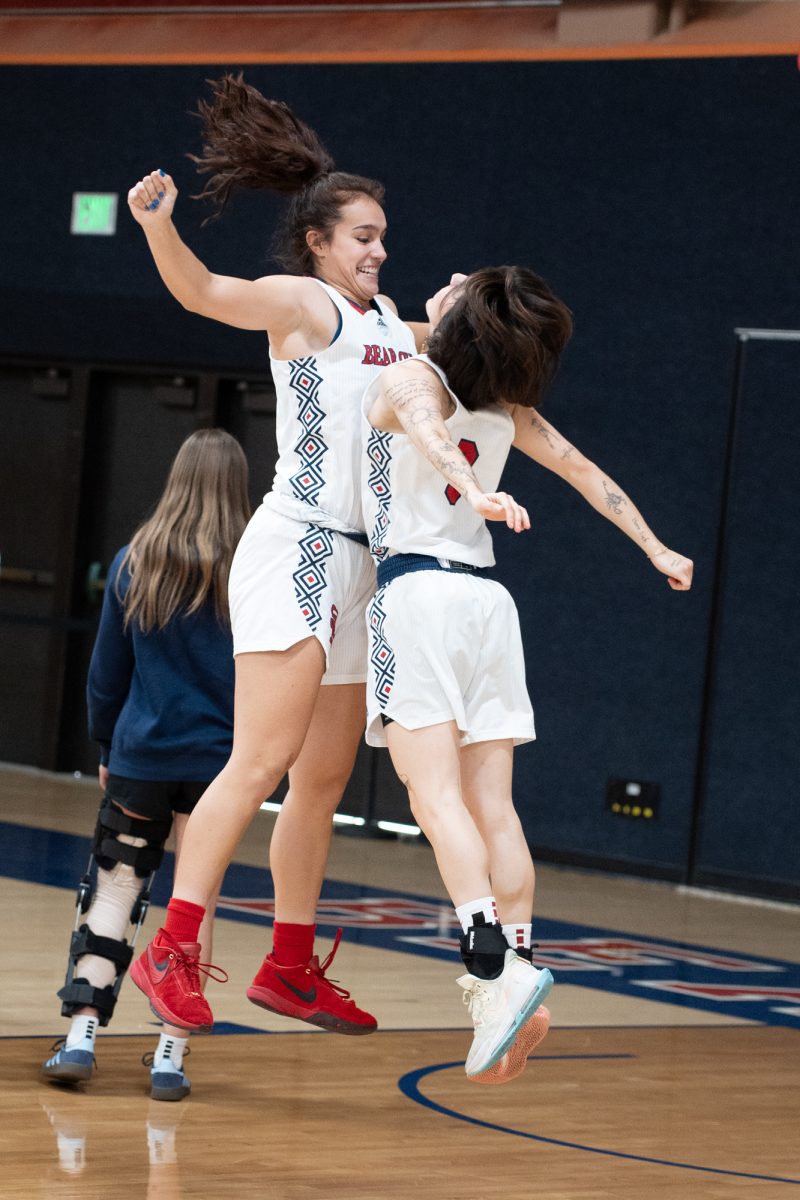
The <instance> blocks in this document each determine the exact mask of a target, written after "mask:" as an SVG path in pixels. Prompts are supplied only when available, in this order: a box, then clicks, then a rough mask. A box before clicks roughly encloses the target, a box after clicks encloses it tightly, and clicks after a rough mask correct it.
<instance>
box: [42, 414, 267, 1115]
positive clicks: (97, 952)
mask: <svg viewBox="0 0 800 1200" xmlns="http://www.w3.org/2000/svg"><path fill="white" fill-rule="evenodd" d="M249 516H250V504H249V501H248V497H247V461H246V459H245V456H244V453H243V451H242V448H241V446H240V445H239V443H238V442H237V441H236V439H235V438H233V437H231V435H230V434H229V433H225V432H224V431H223V430H221V429H203V430H199V431H198V432H196V433H193V434H192V435H191V436H190V437H188V438H187V439H186V441H185V442H184V443H183V445H182V446H181V448H180V450H179V451H178V453H177V455H176V457H175V460H174V462H173V464H172V467H171V468H170V472H169V476H168V478H167V482H166V486H165V488H164V492H163V494H162V496H161V498H160V500H159V501H158V503H157V505H156V507H155V510H154V512H153V514H152V516H151V517H149V518H148V519H147V520H146V521H145V522H144V524H143V525H142V526H140V528H139V529H138V530H137V531H136V533H135V534H134V536H133V538H132V540H131V542H130V545H128V546H124V547H123V548H122V549H121V550H120V551H119V553H118V554H117V555H116V557H115V558H114V561H113V562H112V564H111V567H110V569H109V572H108V579H107V582H106V588H105V595H104V597H103V610H102V615H101V618H100V626H99V629H98V633H97V640H96V642H95V645H94V650H93V653H92V659H91V664H90V667H89V679H88V687H87V698H88V705H89V731H90V734H91V736H92V738H93V739H94V740H95V741H97V742H98V743H99V745H100V786H101V788H102V790H103V800H102V803H101V806H100V813H99V816H98V821H97V828H96V830H95V835H94V845H93V858H94V859H95V860H96V863H97V879H96V883H95V885H94V893H93V896H92V899H91V903H90V904H89V905H88V908H87V910H86V912H85V917H83V914H82V912H81V909H82V907H83V906H82V905H81V904H80V903H79V905H78V921H81V918H83V923H82V924H80V925H79V927H78V928H77V929H76V930H75V932H74V933H73V936H72V942H71V945H70V961H69V967H68V974H67V981H66V983H65V984H64V987H63V988H62V989H61V991H60V992H59V996H60V998H61V999H62V1001H63V1006H62V1010H61V1011H62V1015H63V1016H70V1017H71V1018H72V1021H71V1024H70V1028H69V1032H68V1033H67V1036H66V1038H65V1039H64V1040H63V1045H59V1046H58V1047H54V1049H55V1050H56V1053H55V1054H54V1055H53V1056H52V1057H50V1058H48V1060H47V1061H46V1062H45V1063H44V1065H43V1067H42V1071H43V1073H44V1075H45V1077H46V1078H48V1079H51V1080H55V1081H57V1082H59V1083H75V1082H79V1081H84V1080H88V1079H89V1078H91V1074H92V1067H93V1063H94V1048H95V1037H96V1034H97V1030H98V1026H104V1025H108V1023H109V1021H110V1020H111V1017H112V1016H113V1013H114V1007H115V1005H116V1002H117V996H118V993H119V988H120V986H121V983H122V979H123V977H124V974H125V970H126V967H127V965H128V962H129V961H130V957H131V953H130V945H129V943H128V942H127V940H125V937H124V935H125V933H126V930H127V928H128V924H129V922H133V924H134V925H135V926H138V924H139V923H140V922H139V914H140V913H141V915H143V911H146V910H142V909H141V904H142V900H143V894H146V893H147V891H148V883H149V879H150V877H151V876H152V874H153V872H154V871H155V870H156V868H157V867H158V865H159V863H160V862H161V857H162V855H163V852H164V843H165V841H166V839H167V836H168V834H169V832H170V828H171V827H174V830H175V841H176V862H177V863H178V864H180V861H181V856H182V853H183V841H184V834H185V831H186V825H187V822H188V820H189V813H190V812H191V811H192V809H193V807H194V805H195V804H196V803H197V801H198V799H199V798H200V796H201V794H202V793H203V791H204V790H205V788H206V787H207V786H208V782H209V780H211V779H213V778H214V776H215V775H216V774H217V773H218V772H219V771H220V770H221V768H222V767H223V766H224V764H225V762H226V761H227V759H228V756H229V754H230V749H231V744H232V739H233V663H232V654H231V651H232V639H231V629H230V618H229V613H228V574H229V571H230V564H231V560H232V558H233V552H234V549H235V547H236V544H237V542H238V541H239V538H240V537H241V535H242V533H243V531H244V528H245V526H246V524H247V521H248V518H249ZM87 898H88V897H87ZM215 904H216V892H214V893H212V895H211V897H210V900H209V904H208V911H207V913H206V916H205V919H204V921H203V923H202V925H201V926H200V928H199V930H198V935H197V942H198V946H197V948H196V950H197V953H199V951H200V947H202V949H203V951H204V952H205V954H206V955H210V953H211V937H212V917H213V912H214V907H215ZM137 906H139V908H138V911H137ZM76 923H77V922H76ZM185 1046H186V1031H185V1030H184V1029H180V1028H174V1027H170V1026H169V1025H165V1027H164V1029H163V1031H162V1033H161V1037H160V1039H159V1042H158V1045H157V1047H156V1049H155V1052H154V1054H153V1055H152V1063H151V1064H150V1065H151V1096H152V1097H153V1098H154V1099H156V1100H179V1099H182V1097H183V1096H185V1095H187V1094H188V1092H189V1088H190V1084H189V1080H188V1079H187V1077H186V1074H185V1072H184V1070H183V1055H184V1050H185ZM146 1057H149V1056H146Z"/></svg>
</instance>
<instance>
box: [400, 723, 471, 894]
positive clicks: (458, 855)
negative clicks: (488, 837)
mask: <svg viewBox="0 0 800 1200" xmlns="http://www.w3.org/2000/svg"><path fill="white" fill-rule="evenodd" d="M386 737H387V741H388V743H389V752H390V754H391V756H392V762H393V763H394V768H395V770H396V771H397V774H398V775H399V777H400V779H401V780H402V782H403V783H404V784H405V785H406V787H407V788H408V795H409V799H410V801H411V811H412V812H413V814H414V818H415V820H416V822H417V824H418V825H419V827H420V829H421V830H422V831H423V833H424V834H425V836H426V837H427V838H428V840H429V841H430V843H431V845H432V846H433V852H434V854H435V855H436V863H437V865H438V867H439V873H440V874H441V876H442V881H443V883H444V885H445V887H446V888H447V891H448V893H449V895H450V899H451V900H452V901H453V905H454V906H455V907H456V908H457V907H458V906H459V905H461V904H466V903H467V902H468V901H470V900H474V899H475V898H476V897H478V896H488V895H489V894H490V892H491V884H490V882H489V855H488V853H487V850H486V846H485V845H484V842H483V838H482V837H481V835H480V832H479V830H478V827H477V826H476V824H475V821H474V820H473V818H472V816H471V815H470V813H469V811H468V810H467V807H466V805H465V804H464V801H463V799H462V795H461V761H460V751H459V744H458V730H457V728H456V725H455V722H453V721H448V722H445V723H443V724H441V725H429V726H427V727H426V728H424V729H414V730H409V729H403V728H402V727H401V726H400V725H398V724H397V723H396V722H392V724H391V725H387V727H386Z"/></svg>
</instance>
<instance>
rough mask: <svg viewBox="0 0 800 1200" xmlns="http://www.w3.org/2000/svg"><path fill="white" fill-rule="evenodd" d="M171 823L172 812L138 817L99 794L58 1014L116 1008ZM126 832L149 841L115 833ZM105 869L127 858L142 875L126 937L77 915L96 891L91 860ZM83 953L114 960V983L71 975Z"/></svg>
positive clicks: (104, 1014)
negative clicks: (105, 933) (100, 984)
mask: <svg viewBox="0 0 800 1200" xmlns="http://www.w3.org/2000/svg"><path fill="white" fill-rule="evenodd" d="M171 828H172V817H171V816H170V818H169V820H162V821H147V820H143V819H141V818H138V817H129V816H126V814H125V813H123V812H120V810H119V809H118V808H117V806H116V805H115V804H114V803H113V801H112V800H110V799H109V797H108V796H105V797H104V798H103V802H102V804H101V806H100V813H99V816H98V819H97V828H96V829H95V833H94V842H93V845H92V856H91V858H90V859H89V865H88V867H87V868H86V872H85V874H84V875H83V877H82V878H81V881H80V884H79V885H78V895H77V903H76V908H75V926H74V928H73V931H72V938H71V940H70V946H69V960H68V963H67V976H66V979H65V981H64V986H63V987H62V988H61V989H60V990H59V992H58V997H59V999H60V1000H61V1001H62V1004H61V1015H62V1016H63V1017H71V1016H73V1015H74V1013H75V1011H76V1010H77V1009H79V1008H84V1007H87V1006H88V1007H91V1008H96V1009H97V1011H98V1013H99V1020H100V1024H101V1025H108V1023H109V1021H110V1020H111V1017H112V1015H113V1013H114V1008H115V1006H116V1003H117V997H118V995H119V991H120V988H121V987H122V981H123V979H124V978H125V972H126V971H127V969H128V967H129V966H130V962H131V959H132V957H133V948H134V946H135V945H136V939H137V937H138V936H139V930H140V929H141V927H142V923H143V921H144V918H145V916H146V914H147V910H148V908H149V907H150V888H151V886H152V883H153V878H154V876H155V873H156V869H157V868H158V866H159V865H160V863H161V860H162V858H163V856H164V843H165V842H166V840H167V837H168V836H169V831H170V829H171ZM120 833H124V834H128V835H129V836H130V837H137V838H146V839H147V845H145V846H131V845H129V844H128V843H127V842H120V841H119V840H118V834H120ZM95 862H96V863H97V864H98V866H100V867H102V868H103V869H104V870H105V871H110V870H113V868H114V866H115V865H116V863H126V864H127V865H128V866H129V867H133V869H134V871H135V873H136V874H137V875H138V876H140V877H141V879H142V889H141V891H140V892H139V895H138V896H137V898H136V900H135V902H134V904H133V908H132V909H131V915H130V920H131V923H132V924H133V925H134V926H135V928H134V931H133V937H132V938H131V941H130V943H129V942H128V941H127V940H126V939H125V938H121V939H120V940H119V941H117V940H116V939H115V938H108V937H101V936H99V935H98V934H96V933H93V932H92V930H91V929H90V928H89V926H88V925H87V924H86V922H83V924H81V917H82V916H83V915H84V914H85V913H86V912H88V910H89V908H90V906H91V902H92V897H93V893H94V879H93V871H92V866H93V864H94V863H95ZM84 954H95V955H97V956H98V957H99V958H107V959H109V961H110V962H113V964H114V966H115V967H116V969H117V975H116V978H115V980H114V982H113V983H111V984H109V985H108V986H107V987H104V988H97V987H94V986H93V985H92V984H90V983H89V981H88V980H86V979H84V978H83V977H82V976H77V977H76V975H75V968H76V967H77V964H78V960H79V959H80V958H82V957H83V955H84Z"/></svg>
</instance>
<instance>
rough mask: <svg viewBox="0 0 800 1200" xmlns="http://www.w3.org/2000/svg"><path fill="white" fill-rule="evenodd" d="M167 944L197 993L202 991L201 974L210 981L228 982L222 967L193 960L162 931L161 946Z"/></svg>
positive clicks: (226, 973) (226, 974)
mask: <svg viewBox="0 0 800 1200" xmlns="http://www.w3.org/2000/svg"><path fill="white" fill-rule="evenodd" d="M164 944H166V945H167V946H168V947H169V949H170V950H171V951H172V953H173V954H174V955H175V957H176V959H177V960H178V966H179V967H181V968H182V969H183V970H185V971H186V973H187V974H188V976H189V980H190V982H191V983H192V985H193V987H194V988H195V991H197V992H200V991H202V987H201V984H200V973H201V972H202V974H203V975H207V976H208V978H209V979H213V980H215V981H216V982H217V983H227V982H228V972H227V971H225V970H224V969H223V968H222V967H215V966H214V964H213V963H201V962H200V960H199V959H197V958H191V957H190V956H189V955H188V954H187V953H186V951H185V950H183V949H181V946H180V944H179V943H178V942H176V941H175V939H174V938H173V937H172V936H171V935H170V934H169V933H167V931H166V930H165V929H162V930H161V931H160V940H159V945H164Z"/></svg>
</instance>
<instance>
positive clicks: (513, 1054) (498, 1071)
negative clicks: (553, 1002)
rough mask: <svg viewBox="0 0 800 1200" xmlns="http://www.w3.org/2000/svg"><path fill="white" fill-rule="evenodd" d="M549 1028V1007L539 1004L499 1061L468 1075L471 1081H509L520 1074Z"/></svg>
mask: <svg viewBox="0 0 800 1200" xmlns="http://www.w3.org/2000/svg"><path fill="white" fill-rule="evenodd" d="M549 1028H550V1009H549V1008H546V1007H545V1005H544V1004H540V1005H539V1007H538V1008H537V1009H536V1012H535V1013H534V1014H533V1016H532V1017H529V1018H528V1020H527V1021H526V1022H525V1024H524V1025H523V1026H522V1028H521V1029H520V1031H519V1033H518V1034H517V1037H516V1040H515V1041H514V1042H512V1044H511V1046H510V1047H509V1049H508V1050H506V1052H505V1054H504V1055H503V1057H502V1058H501V1059H500V1061H499V1062H497V1063H495V1064H494V1066H493V1067H489V1070H488V1071H483V1072H482V1073H481V1074H480V1075H470V1077H469V1078H470V1079H471V1080H472V1082H473V1083H510V1082H511V1080H512V1079H516V1078H517V1076H518V1075H521V1074H522V1072H523V1071H524V1070H525V1067H526V1066H527V1065H528V1055H529V1054H532V1053H533V1051H534V1050H535V1049H536V1047H537V1046H538V1045H539V1043H540V1042H541V1041H542V1040H543V1039H544V1038H545V1037H546V1036H547V1031H548V1029H549Z"/></svg>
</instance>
